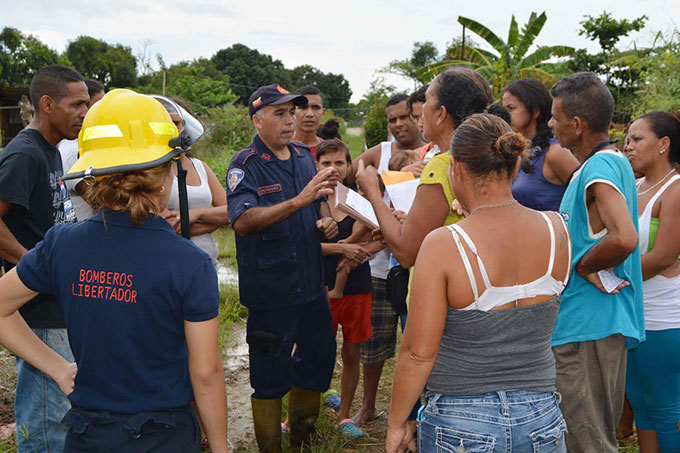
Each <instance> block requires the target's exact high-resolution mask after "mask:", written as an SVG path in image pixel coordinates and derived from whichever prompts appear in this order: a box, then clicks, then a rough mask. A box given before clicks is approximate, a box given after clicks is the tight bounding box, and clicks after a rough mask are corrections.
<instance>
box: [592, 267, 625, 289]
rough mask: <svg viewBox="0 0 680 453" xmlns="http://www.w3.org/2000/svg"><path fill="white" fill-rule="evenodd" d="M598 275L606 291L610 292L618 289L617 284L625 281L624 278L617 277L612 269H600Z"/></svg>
mask: <svg viewBox="0 0 680 453" xmlns="http://www.w3.org/2000/svg"><path fill="white" fill-rule="evenodd" d="M597 275H598V276H599V277H600V281H601V282H602V286H604V289H605V291H607V292H608V293H611V292H612V291H614V290H615V289H616V287H617V286H619V285H620V284H621V283H623V279H622V278H619V277H617V275H616V274H615V273H613V272H612V271H600V272H598V273H597Z"/></svg>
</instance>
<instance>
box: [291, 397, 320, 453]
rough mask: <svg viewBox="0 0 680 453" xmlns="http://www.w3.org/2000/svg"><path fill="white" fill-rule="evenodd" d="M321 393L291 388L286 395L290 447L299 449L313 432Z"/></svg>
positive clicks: (317, 416)
mask: <svg viewBox="0 0 680 453" xmlns="http://www.w3.org/2000/svg"><path fill="white" fill-rule="evenodd" d="M320 407H321V393H320V392H314V391H312V390H304V389H301V388H300V387H296V386H293V387H292V388H291V389H290V393H288V419H289V421H290V445H291V447H293V448H299V447H300V446H301V445H303V444H304V443H305V442H307V441H309V438H310V436H311V434H312V433H314V432H315V429H314V423H315V422H316V419H317V418H319V410H320Z"/></svg>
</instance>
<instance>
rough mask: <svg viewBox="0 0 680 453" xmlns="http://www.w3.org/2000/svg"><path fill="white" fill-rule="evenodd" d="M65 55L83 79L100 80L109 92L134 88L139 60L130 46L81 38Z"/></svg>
mask: <svg viewBox="0 0 680 453" xmlns="http://www.w3.org/2000/svg"><path fill="white" fill-rule="evenodd" d="M66 56H67V57H68V59H69V60H70V61H71V63H73V66H74V67H75V68H76V70H78V71H79V72H80V73H81V74H82V75H83V76H85V77H87V78H91V79H97V80H99V81H100V82H102V83H103V84H104V85H105V86H106V88H107V89H111V88H125V87H133V86H134V85H135V81H136V79H137V60H136V59H135V57H134V56H133V55H132V50H131V49H130V48H129V47H127V46H123V45H121V44H108V43H107V42H105V41H102V40H101V39H96V38H93V37H91V36H80V37H78V38H76V39H75V40H74V41H71V42H69V44H68V47H67V48H66Z"/></svg>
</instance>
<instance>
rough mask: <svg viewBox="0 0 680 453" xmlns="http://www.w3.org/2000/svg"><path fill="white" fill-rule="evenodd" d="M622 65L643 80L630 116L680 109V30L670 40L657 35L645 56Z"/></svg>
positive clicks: (634, 57) (628, 58)
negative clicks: (637, 72)
mask: <svg viewBox="0 0 680 453" xmlns="http://www.w3.org/2000/svg"><path fill="white" fill-rule="evenodd" d="M621 63H622V64H624V63H627V64H629V65H630V67H631V68H632V69H634V70H636V71H639V72H640V77H641V80H642V81H643V83H641V84H640V86H639V87H638V89H637V90H636V92H635V95H634V100H633V102H632V108H631V111H632V114H633V115H635V116H637V115H641V114H644V113H647V112H649V111H651V110H666V111H670V110H675V111H677V110H680V78H679V77H678V74H680V31H678V30H675V31H674V32H673V33H672V34H671V36H670V37H669V38H664V37H663V36H662V35H660V34H659V35H657V38H656V39H655V41H654V44H653V46H652V49H651V51H650V52H649V53H648V54H647V55H644V56H643V57H637V56H633V55H629V56H628V57H627V61H626V62H621Z"/></svg>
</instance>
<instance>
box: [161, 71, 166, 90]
mask: <svg viewBox="0 0 680 453" xmlns="http://www.w3.org/2000/svg"><path fill="white" fill-rule="evenodd" d="M162 91H163V92H162V93H161V94H162V95H163V96H165V69H163V90H162Z"/></svg>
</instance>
